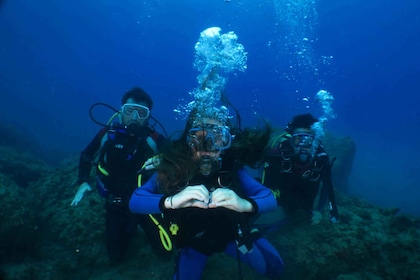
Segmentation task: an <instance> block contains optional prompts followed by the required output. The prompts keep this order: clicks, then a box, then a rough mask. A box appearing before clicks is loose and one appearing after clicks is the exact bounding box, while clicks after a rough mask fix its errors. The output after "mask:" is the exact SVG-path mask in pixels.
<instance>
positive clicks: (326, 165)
mask: <svg viewBox="0 0 420 280" xmlns="http://www.w3.org/2000/svg"><path fill="white" fill-rule="evenodd" d="M263 178H264V179H263V180H264V181H263V184H264V185H265V186H267V187H269V188H271V189H272V190H273V193H274V194H275V196H276V199H277V203H278V205H279V206H281V207H283V210H284V211H285V213H286V215H290V214H293V213H296V211H297V210H299V209H302V210H305V211H307V212H310V211H311V210H317V211H319V212H323V210H324V207H325V205H326V204H327V202H329V206H330V216H331V218H335V219H337V220H338V210H337V205H336V201H335V195H334V189H333V185H332V181H331V163H330V159H329V156H328V154H327V152H326V151H325V149H324V147H323V146H322V145H319V147H318V148H317V150H316V152H315V154H314V158H313V159H312V160H311V161H310V162H309V163H308V164H305V165H304V164H301V163H300V162H299V160H298V158H297V156H296V155H295V154H294V150H293V147H292V146H291V144H290V138H289V137H285V138H283V139H282V140H281V141H280V142H279V145H278V146H274V147H273V149H272V150H271V153H270V155H269V157H268V160H267V163H266V164H265V168H264V175H263ZM317 197H319V201H318V203H317V204H316V205H314V202H315V200H316V198H317Z"/></svg>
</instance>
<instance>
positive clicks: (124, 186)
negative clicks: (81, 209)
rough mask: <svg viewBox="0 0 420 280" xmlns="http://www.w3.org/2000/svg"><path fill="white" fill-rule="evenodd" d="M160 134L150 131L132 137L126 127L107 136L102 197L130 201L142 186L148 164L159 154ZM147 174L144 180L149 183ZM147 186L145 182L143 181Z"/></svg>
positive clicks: (102, 161) (100, 180) (102, 160)
mask: <svg viewBox="0 0 420 280" xmlns="http://www.w3.org/2000/svg"><path fill="white" fill-rule="evenodd" d="M158 136H159V134H158V133H157V132H155V131H154V130H152V129H151V128H149V127H144V128H142V129H141V130H140V131H139V132H138V133H136V134H131V133H128V132H127V131H126V129H125V128H124V127H121V126H120V127H118V126H117V127H116V128H112V129H110V130H109V131H108V132H107V135H106V136H105V137H106V139H104V143H103V145H102V148H101V151H100V154H99V158H98V163H97V180H98V189H99V191H100V193H101V195H102V196H108V195H109V194H112V195H113V196H118V197H121V198H124V199H128V198H129V196H130V195H131V194H132V192H133V190H134V189H135V188H136V187H137V186H138V184H139V183H141V182H138V175H139V173H138V172H139V170H140V169H141V167H142V165H143V164H144V162H145V161H146V160H147V159H148V158H150V157H152V156H154V155H155V154H156V153H157V152H158V151H157V148H156V146H157V145H156V140H157V137H158ZM147 177H148V176H147V174H146V175H143V176H142V180H147ZM143 182H144V181H143Z"/></svg>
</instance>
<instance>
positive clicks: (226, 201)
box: [209, 188, 253, 212]
mask: <svg viewBox="0 0 420 280" xmlns="http://www.w3.org/2000/svg"><path fill="white" fill-rule="evenodd" d="M217 207H225V208H228V209H230V210H233V211H236V212H252V211H253V207H252V204H251V202H249V201H248V200H246V199H243V198H241V197H239V196H238V195H237V194H236V193H235V192H234V191H233V190H231V189H228V188H218V189H216V190H215V191H214V192H212V194H211V201H210V203H209V208H217Z"/></svg>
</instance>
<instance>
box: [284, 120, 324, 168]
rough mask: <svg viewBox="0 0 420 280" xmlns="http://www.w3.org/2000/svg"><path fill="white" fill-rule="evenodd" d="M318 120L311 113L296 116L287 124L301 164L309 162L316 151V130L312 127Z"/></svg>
mask: <svg viewBox="0 0 420 280" xmlns="http://www.w3.org/2000/svg"><path fill="white" fill-rule="evenodd" d="M317 121H318V120H317V119H316V118H315V117H313V116H312V115H311V114H303V115H297V116H295V117H294V118H293V120H292V121H291V122H289V124H288V126H287V129H286V130H287V132H289V133H290V134H291V136H292V138H291V144H292V147H293V149H294V152H295V155H296V159H297V160H298V162H299V163H301V164H307V163H309V162H310V160H311V159H312V157H313V155H314V153H315V149H316V147H315V145H314V144H315V141H314V139H315V132H314V131H313V130H312V128H311V127H312V125H313V124H314V123H315V122H317Z"/></svg>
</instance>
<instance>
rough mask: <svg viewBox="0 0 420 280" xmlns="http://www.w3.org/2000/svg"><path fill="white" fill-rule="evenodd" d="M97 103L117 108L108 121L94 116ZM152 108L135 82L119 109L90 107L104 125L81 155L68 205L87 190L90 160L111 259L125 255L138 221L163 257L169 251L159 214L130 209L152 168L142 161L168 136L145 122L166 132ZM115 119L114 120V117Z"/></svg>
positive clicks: (154, 153)
mask: <svg viewBox="0 0 420 280" xmlns="http://www.w3.org/2000/svg"><path fill="white" fill-rule="evenodd" d="M96 105H104V106H106V107H108V108H111V109H113V110H114V111H115V112H116V113H115V114H114V115H113V116H112V117H111V119H110V120H109V122H108V124H107V125H105V124H101V123H99V122H97V121H96V120H95V118H93V116H92V109H93V107H95V106H96ZM152 107H153V101H152V99H151V97H150V96H149V94H148V93H147V92H146V91H144V90H143V89H141V88H139V87H134V88H133V89H131V90H129V91H127V92H126V93H125V94H124V96H123V97H122V107H121V110H116V109H114V108H112V107H111V106H109V105H106V104H103V103H97V104H94V105H93V106H92V107H91V109H90V116H91V118H92V120H93V121H94V122H95V123H98V124H100V125H102V126H104V128H103V129H102V130H100V131H99V132H98V133H97V134H96V136H95V137H94V138H93V140H92V141H91V142H90V143H89V145H88V146H87V147H86V148H85V149H84V150H83V151H82V153H81V155H80V160H79V173H78V185H79V189H78V191H77V193H76V195H75V197H74V199H73V201H72V203H71V205H72V206H76V205H78V203H79V202H80V201H81V199H82V198H83V195H84V193H85V192H86V191H90V190H91V187H90V185H89V181H90V171H91V167H92V165H94V166H95V167H96V182H97V188H98V191H99V193H100V195H101V196H103V197H104V198H105V210H106V212H105V233H106V248H107V253H108V256H109V259H110V262H111V263H118V262H120V261H121V260H122V259H123V256H124V254H125V252H126V250H127V248H128V245H129V241H130V239H131V238H132V236H133V235H134V233H135V232H136V229H137V226H138V225H141V227H142V228H143V230H144V231H145V233H146V235H147V237H148V239H149V241H150V243H151V245H152V247H153V249H154V251H155V252H156V253H157V254H158V255H159V256H162V257H167V256H169V255H170V253H171V249H172V248H171V247H172V243H171V242H170V240H168V239H166V240H164V239H163V238H162V233H161V232H160V231H164V229H163V228H162V225H161V222H162V218H161V217H160V216H159V215H155V216H152V215H136V214H133V213H131V212H130V211H129V208H128V202H129V198H130V196H131V194H132V192H133V191H134V190H135V189H136V187H137V186H139V185H141V184H142V181H143V182H145V181H146V180H147V179H148V177H149V176H150V175H151V171H147V169H148V168H145V165H144V164H145V162H146V161H147V159H149V158H153V156H155V155H157V154H158V153H159V151H160V150H161V149H162V148H163V146H164V145H165V144H166V143H167V137H165V136H163V135H161V134H160V133H158V132H157V131H156V130H155V129H154V127H153V126H152V125H150V124H149V120H150V119H153V120H154V121H155V124H156V123H158V124H159V125H160V127H161V128H162V130H163V131H164V132H165V134H166V131H165V129H164V128H163V126H162V125H161V124H160V123H159V122H158V121H157V120H156V119H154V118H153V117H152V116H151V109H152ZM115 119H117V120H118V121H115V122H114V120H115ZM145 214H147V213H145ZM164 236H166V237H168V235H164Z"/></svg>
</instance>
